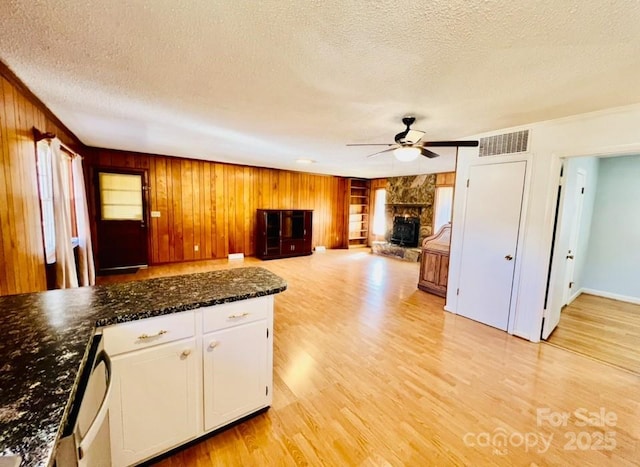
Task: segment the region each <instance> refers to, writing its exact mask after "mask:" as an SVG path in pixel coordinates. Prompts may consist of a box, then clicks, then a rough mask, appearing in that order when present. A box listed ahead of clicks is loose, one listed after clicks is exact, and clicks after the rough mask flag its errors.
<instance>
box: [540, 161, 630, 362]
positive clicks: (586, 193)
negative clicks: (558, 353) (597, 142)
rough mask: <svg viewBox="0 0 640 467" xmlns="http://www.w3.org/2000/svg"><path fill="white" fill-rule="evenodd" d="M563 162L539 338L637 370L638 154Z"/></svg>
mask: <svg viewBox="0 0 640 467" xmlns="http://www.w3.org/2000/svg"><path fill="white" fill-rule="evenodd" d="M562 166H563V169H562V177H561V179H560V185H561V189H562V191H564V196H561V197H560V200H559V203H558V209H557V211H558V212H557V216H558V218H557V224H556V225H557V229H556V232H555V235H554V244H555V247H554V248H555V251H554V253H553V258H552V263H551V273H550V276H549V294H548V302H547V310H546V314H545V319H544V321H543V325H542V338H543V339H545V340H546V341H547V342H548V343H550V344H553V345H556V346H558V347H563V348H566V349H568V350H571V351H574V352H577V353H582V354H585V355H588V356H590V357H592V358H596V359H598V360H601V361H604V362H607V363H610V364H613V365H616V366H619V367H622V368H625V369H627V370H631V371H634V372H637V373H640V282H639V281H638V280H637V278H638V277H640V216H638V212H640V187H639V186H638V183H637V180H638V179H639V178H640V155H621V156H616V157H613V156H608V157H596V156H585V157H573V158H567V159H565V160H563V161H562Z"/></svg>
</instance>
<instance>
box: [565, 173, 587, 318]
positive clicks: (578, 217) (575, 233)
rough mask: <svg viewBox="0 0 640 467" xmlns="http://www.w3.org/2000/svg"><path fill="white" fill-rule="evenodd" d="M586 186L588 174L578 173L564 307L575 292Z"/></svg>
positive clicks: (568, 251) (567, 259)
mask: <svg viewBox="0 0 640 467" xmlns="http://www.w3.org/2000/svg"><path fill="white" fill-rule="evenodd" d="M585 184H586V174H585V173H584V171H582V170H578V172H577V173H576V185H575V193H574V194H573V196H574V203H575V204H574V206H575V209H574V210H573V212H572V219H571V233H570V234H569V249H568V250H567V254H566V257H565V259H566V261H567V265H566V268H565V280H564V292H563V295H562V306H564V305H566V304H567V303H569V300H570V299H571V294H572V293H573V292H575V289H574V288H573V284H574V276H575V264H576V255H578V254H579V252H578V244H579V241H580V222H581V221H582V206H583V201H584V186H585Z"/></svg>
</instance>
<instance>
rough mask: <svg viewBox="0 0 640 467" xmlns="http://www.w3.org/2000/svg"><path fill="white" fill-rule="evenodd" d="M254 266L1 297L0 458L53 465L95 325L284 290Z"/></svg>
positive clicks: (277, 279) (281, 281) (272, 276)
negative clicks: (0, 456)
mask: <svg viewBox="0 0 640 467" xmlns="http://www.w3.org/2000/svg"><path fill="white" fill-rule="evenodd" d="M286 288H287V284H286V282H285V281H284V279H282V278H280V277H279V276H276V275H275V274H273V273H271V272H269V271H267V270H266V269H263V268H259V267H247V268H235V269H227V270H220V271H212V272H204V273H198V274H187V275H181V276H173V277H162V278H157V279H149V280H145V281H134V282H127V283H122V284H115V285H108V286H97V287H80V288H77V289H66V290H52V291H48V292H40V293H32V294H22V295H10V296H5V297H0V454H2V455H9V454H19V455H21V456H22V457H23V461H22V465H28V466H46V465H52V464H53V459H52V455H53V451H54V448H55V444H56V442H57V440H58V436H59V431H60V430H61V429H62V425H63V423H64V421H65V419H66V415H67V410H68V406H69V405H70V401H71V400H72V399H73V396H74V395H75V390H76V385H77V381H78V379H79V374H80V371H81V369H82V367H83V365H84V362H85V360H86V358H87V353H88V349H89V345H90V343H91V338H92V337H93V335H94V333H95V329H96V326H107V325H110V324H115V323H122V322H126V321H133V320H138V319H143V318H149V317H152V316H159V315H164V314H169V313H176V312H179V311H185V310H192V309H195V308H200V307H203V306H209V305H217V304H221V303H227V302H233V301H238V300H245V299H248V298H253V297H260V296H264V295H272V294H276V293H279V292H282V291H284V290H285V289H286Z"/></svg>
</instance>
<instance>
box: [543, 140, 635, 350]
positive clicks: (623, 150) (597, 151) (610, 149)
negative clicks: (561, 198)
mask: <svg viewBox="0 0 640 467" xmlns="http://www.w3.org/2000/svg"><path fill="white" fill-rule="evenodd" d="M638 154H640V144H638V143H634V144H624V145H616V146H603V147H600V148H593V149H578V150H574V151H562V152H560V151H554V152H552V153H551V164H550V167H549V173H550V175H551V176H552V177H553V176H557V177H558V183H560V168H561V167H562V161H563V159H568V158H573V157H624V156H637V155H638ZM555 188H557V185H556V184H554V185H553V186H552V189H550V190H549V193H548V196H547V215H546V222H545V224H546V225H547V227H548V228H549V230H550V231H551V230H552V229H553V223H554V219H555V216H556V211H557V209H556V204H557V199H558V192H557V190H556V189H555ZM551 245H552V242H550V243H549V251H548V252H547V258H549V261H551ZM547 264H549V263H547ZM558 266H559V265H558V264H557V263H556V262H552V263H551V274H549V277H548V278H547V284H548V286H549V290H548V297H549V301H548V303H547V307H546V309H540V312H539V313H538V317H537V318H538V323H539V327H540V335H542V331H543V326H544V318H546V317H547V316H548V314H549V312H548V311H547V310H551V309H554V308H555V307H558V308H561V307H562V305H561V304H559V303H557V302H554V300H553V297H554V293H553V292H554V290H553V289H554V287H556V286H554V283H553V281H550V278H551V277H553V275H554V274H557V273H558V271H557V269H558ZM560 296H562V294H560ZM551 332H553V331H551ZM536 342H537V341H536Z"/></svg>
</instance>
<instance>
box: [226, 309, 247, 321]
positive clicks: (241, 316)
mask: <svg viewBox="0 0 640 467" xmlns="http://www.w3.org/2000/svg"><path fill="white" fill-rule="evenodd" d="M245 316H249V313H248V312H246V311H245V312H244V313H242V314H239V315H229V319H238V318H244V317H245Z"/></svg>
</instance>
